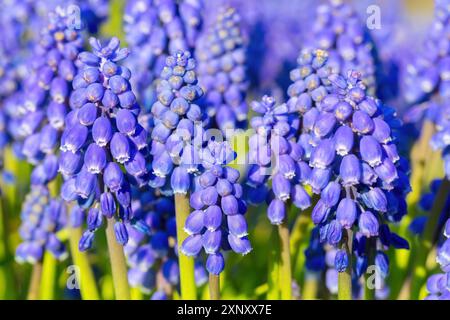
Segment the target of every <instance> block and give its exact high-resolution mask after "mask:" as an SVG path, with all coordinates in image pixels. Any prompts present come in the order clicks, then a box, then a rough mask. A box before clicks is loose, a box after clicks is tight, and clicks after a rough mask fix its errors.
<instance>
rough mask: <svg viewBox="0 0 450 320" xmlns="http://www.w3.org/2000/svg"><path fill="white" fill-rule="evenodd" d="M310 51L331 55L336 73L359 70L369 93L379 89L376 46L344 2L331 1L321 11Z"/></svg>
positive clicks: (317, 15)
mask: <svg viewBox="0 0 450 320" xmlns="http://www.w3.org/2000/svg"><path fill="white" fill-rule="evenodd" d="M306 48H310V49H316V48H318V49H323V50H326V51H328V53H329V65H330V66H331V67H332V70H333V73H341V74H345V73H346V72H347V71H348V70H356V71H358V72H360V73H361V74H362V81H363V83H364V84H365V85H366V86H367V90H368V91H369V93H371V94H374V93H375V89H376V81H377V80H376V60H375V55H374V43H373V42H372V40H371V39H370V37H369V34H368V32H367V30H366V29H365V28H364V23H363V22H362V21H361V20H360V19H359V17H358V15H357V13H356V11H355V10H354V9H353V8H352V6H351V5H350V4H348V3H344V1H343V0H329V1H328V2H327V3H325V4H323V5H320V6H318V7H317V11H316V19H315V21H314V24H313V28H312V33H311V38H310V40H309V41H307V44H306Z"/></svg>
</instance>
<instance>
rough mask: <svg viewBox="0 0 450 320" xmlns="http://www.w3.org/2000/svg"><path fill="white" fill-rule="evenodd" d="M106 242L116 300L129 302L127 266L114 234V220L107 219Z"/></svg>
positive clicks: (121, 248)
mask: <svg viewBox="0 0 450 320" xmlns="http://www.w3.org/2000/svg"><path fill="white" fill-rule="evenodd" d="M106 240H107V242H108V252H109V257H110V261H111V271H112V276H113V282H114V293H115V296H116V300H130V287H129V285H128V279H127V266H126V263H125V255H124V253H123V247H122V246H121V245H120V244H119V243H117V241H116V236H115V233H114V219H108V222H107V227H106Z"/></svg>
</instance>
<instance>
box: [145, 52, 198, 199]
mask: <svg viewBox="0 0 450 320" xmlns="http://www.w3.org/2000/svg"><path fill="white" fill-rule="evenodd" d="M202 94H203V91H202V89H201V88H200V86H199V85H198V84H197V76H196V73H195V60H194V59H192V58H191V55H190V53H189V52H187V51H186V52H182V51H178V52H177V53H175V54H174V55H171V56H169V57H167V59H166V66H165V67H164V68H163V70H162V72H161V78H160V82H159V84H158V86H157V96H158V101H156V102H155V103H154V104H153V106H152V109H151V112H152V115H153V117H154V118H153V121H154V128H153V131H152V134H151V138H152V142H151V154H152V156H153V161H152V164H151V165H152V174H153V176H152V177H151V180H150V186H152V187H153V188H160V189H162V190H171V192H173V193H175V194H177V193H180V194H186V193H187V191H188V190H189V188H190V186H191V181H190V180H191V177H190V174H192V173H196V172H198V164H199V158H198V153H199V149H200V148H201V146H202V141H203V137H202V136H201V135H202V133H203V132H202V128H203V126H204V121H206V119H205V117H204V114H203V113H202V110H201V109H200V107H199V106H198V105H197V104H196V102H197V101H198V99H199V98H200V97H201V96H202Z"/></svg>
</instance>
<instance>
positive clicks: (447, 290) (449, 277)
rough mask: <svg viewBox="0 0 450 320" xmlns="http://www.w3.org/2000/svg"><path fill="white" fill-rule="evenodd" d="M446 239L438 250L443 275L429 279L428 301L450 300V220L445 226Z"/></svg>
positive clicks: (435, 275) (437, 258)
mask: <svg viewBox="0 0 450 320" xmlns="http://www.w3.org/2000/svg"><path fill="white" fill-rule="evenodd" d="M442 234H443V236H444V239H443V241H442V243H441V245H440V246H439V248H438V250H437V256H436V262H437V263H438V264H439V266H440V268H441V270H442V273H437V274H434V275H432V276H430V277H429V278H428V281H427V291H428V292H429V295H428V296H427V297H426V298H425V299H426V300H450V286H449V282H450V219H448V220H447V221H446V223H445V225H444V228H443V232H442Z"/></svg>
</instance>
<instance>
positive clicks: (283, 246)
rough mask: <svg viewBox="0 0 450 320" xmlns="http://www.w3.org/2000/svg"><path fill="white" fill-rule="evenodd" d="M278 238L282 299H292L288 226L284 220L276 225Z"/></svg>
mask: <svg viewBox="0 0 450 320" xmlns="http://www.w3.org/2000/svg"><path fill="white" fill-rule="evenodd" d="M278 235H279V239H280V290H281V299H282V300H291V299H292V270H291V253H290V243H289V228H288V226H287V222H286V221H284V222H283V223H282V224H280V225H278Z"/></svg>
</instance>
